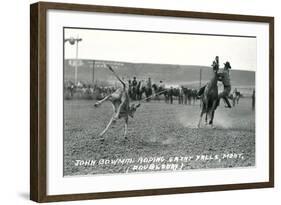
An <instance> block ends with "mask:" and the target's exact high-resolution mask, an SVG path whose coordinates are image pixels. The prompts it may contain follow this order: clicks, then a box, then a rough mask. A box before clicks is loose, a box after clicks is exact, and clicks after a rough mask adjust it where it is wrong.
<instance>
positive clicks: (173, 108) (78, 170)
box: [64, 98, 255, 175]
mask: <svg viewBox="0 0 281 205" xmlns="http://www.w3.org/2000/svg"><path fill="white" fill-rule="evenodd" d="M94 103H95V101H91V100H65V104H64V115H65V119H64V175H87V174H105V173H124V172H133V171H152V170H155V171H168V170H188V169H203V168H227V167H245V166H254V165H255V114H254V112H253V111H252V110H251V101H250V99H246V98H245V99H241V101H240V104H239V105H238V106H237V107H235V108H233V109H226V108H223V106H221V107H219V108H218V109H217V111H216V115H215V120H214V125H215V126H216V128H215V129H211V128H210V127H206V126H203V127H202V128H200V129H198V128H197V127H196V125H197V122H198V119H199V113H200V108H199V105H198V104H196V105H192V106H189V105H178V104H177V103H175V104H173V105H170V104H165V103H164V102H160V103H159V102H150V103H143V104H142V105H141V107H140V108H139V109H138V111H137V112H136V114H135V118H134V119H130V121H129V130H128V140H124V139H123V129H124V128H123V127H124V123H123V120H120V121H117V123H116V124H114V125H112V127H111V129H110V130H109V131H108V132H107V133H106V135H105V138H106V139H105V141H104V142H103V143H102V142H100V141H99V140H98V139H97V138H98V134H99V133H100V132H101V131H102V130H103V129H104V128H105V126H106V124H107V123H108V121H109V119H110V117H111V116H112V106H111V104H110V103H109V102H105V103H104V104H102V105H101V107H99V108H94V106H93V105H94ZM231 154H239V155H238V156H236V155H231ZM140 157H141V159H140ZM145 157H147V158H145ZM153 157H159V158H161V159H158V162H155V161H153V160H155V158H153ZM172 157H174V158H173V159H172V160H171V158H172ZM124 158H126V159H127V161H126V162H125V163H124V161H123V162H121V161H118V163H117V164H116V165H114V164H112V163H111V162H109V161H107V162H109V163H108V164H103V162H104V161H103V160H116V159H117V160H121V159H124ZM76 160H88V163H89V162H90V161H89V160H92V161H91V163H92V164H91V165H89V164H85V161H83V162H82V161H80V162H79V163H80V164H79V166H76V165H75V163H77V161H76ZM95 160H96V161H95ZM159 160H160V161H159ZM169 160H171V161H169ZM94 161H95V162H94ZM148 167H149V168H151V169H148ZM157 167H158V168H157Z"/></svg>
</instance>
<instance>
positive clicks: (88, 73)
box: [64, 59, 255, 88]
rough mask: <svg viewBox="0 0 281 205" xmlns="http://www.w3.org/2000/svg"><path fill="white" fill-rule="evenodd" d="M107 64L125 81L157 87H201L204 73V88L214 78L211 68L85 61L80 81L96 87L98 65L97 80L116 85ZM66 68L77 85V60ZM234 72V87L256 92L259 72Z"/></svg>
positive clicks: (65, 76)
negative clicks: (151, 84)
mask: <svg viewBox="0 0 281 205" xmlns="http://www.w3.org/2000/svg"><path fill="white" fill-rule="evenodd" d="M104 63H107V64H110V65H112V67H113V68H114V69H115V71H116V72H117V73H118V75H119V76H120V77H122V78H123V79H125V80H128V79H132V78H133V76H136V77H137V79H138V80H141V79H147V78H148V77H151V79H152V82H153V83H155V82H157V83H158V82H159V81H160V80H162V81H164V83H165V84H170V85H190V86H191V87H199V80H200V69H201V70H202V84H204V83H206V82H207V81H208V80H209V79H210V76H211V69H210V68H211V67H207V66H193V65H167V64H146V63H127V62H113V61H103V60H94V61H93V60H81V62H80V64H81V65H80V66H79V68H78V80H79V81H82V82H84V83H92V79H93V77H92V76H93V74H92V73H93V72H92V71H93V65H94V67H95V69H94V70H95V72H94V78H95V81H96V82H99V81H108V82H110V83H114V82H116V78H115V77H114V76H113V75H112V73H111V72H110V71H109V69H108V68H106V67H104ZM64 67H65V68H64V80H65V81H68V80H71V81H74V66H73V60H71V59H67V60H65V64H64ZM233 69H234V70H231V74H230V75H231V83H232V85H233V87H247V88H253V87H254V86H255V72H253V71H243V70H238V68H233Z"/></svg>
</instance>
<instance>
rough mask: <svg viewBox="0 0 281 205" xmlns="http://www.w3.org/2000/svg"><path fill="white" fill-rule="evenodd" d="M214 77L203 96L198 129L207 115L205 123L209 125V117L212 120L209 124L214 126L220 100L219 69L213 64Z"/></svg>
mask: <svg viewBox="0 0 281 205" xmlns="http://www.w3.org/2000/svg"><path fill="white" fill-rule="evenodd" d="M212 67H213V77H212V79H211V80H210V81H209V82H208V83H207V85H206V88H205V90H204V93H203V96H202V110H201V114H200V119H199V122H198V128H199V127H200V124H201V121H202V117H203V115H204V114H205V113H206V118H205V122H206V124H207V120H208V115H209V118H210V121H209V124H210V125H211V126H213V119H214V115H215V110H216V108H217V106H218V102H219V98H218V69H217V68H216V66H215V64H214V63H213V65H212Z"/></svg>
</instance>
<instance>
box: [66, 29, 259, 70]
mask: <svg viewBox="0 0 281 205" xmlns="http://www.w3.org/2000/svg"><path fill="white" fill-rule="evenodd" d="M78 36H79V38H82V39H83V40H82V41H81V42H79V53H78V58H81V59H97V60H113V61H125V62H132V63H158V64H181V65H202V66H210V65H211V64H212V61H213V59H214V58H215V56H217V55H218V56H219V57H220V67H223V62H225V61H229V62H230V63H231V66H232V69H239V70H251V71H255V70H256V61H257V54H256V53H257V51H256V50H257V46H256V38H247V37H229V36H227V37H226V36H208V35H190V34H165V33H149V32H128V31H126V32H125V31H104V30H93V29H65V38H69V37H78ZM75 50H76V46H74V45H70V44H69V43H66V44H65V58H66V59H68V58H75Z"/></svg>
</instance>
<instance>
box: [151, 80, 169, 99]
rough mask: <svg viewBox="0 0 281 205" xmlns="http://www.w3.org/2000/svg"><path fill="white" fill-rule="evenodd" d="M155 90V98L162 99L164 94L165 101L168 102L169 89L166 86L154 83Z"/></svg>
mask: <svg viewBox="0 0 281 205" xmlns="http://www.w3.org/2000/svg"><path fill="white" fill-rule="evenodd" d="M152 88H153V91H154V93H155V98H156V99H157V100H160V98H159V97H160V96H161V95H163V96H164V97H165V102H168V90H167V89H166V88H163V87H160V86H158V85H156V84H153V85H152Z"/></svg>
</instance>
